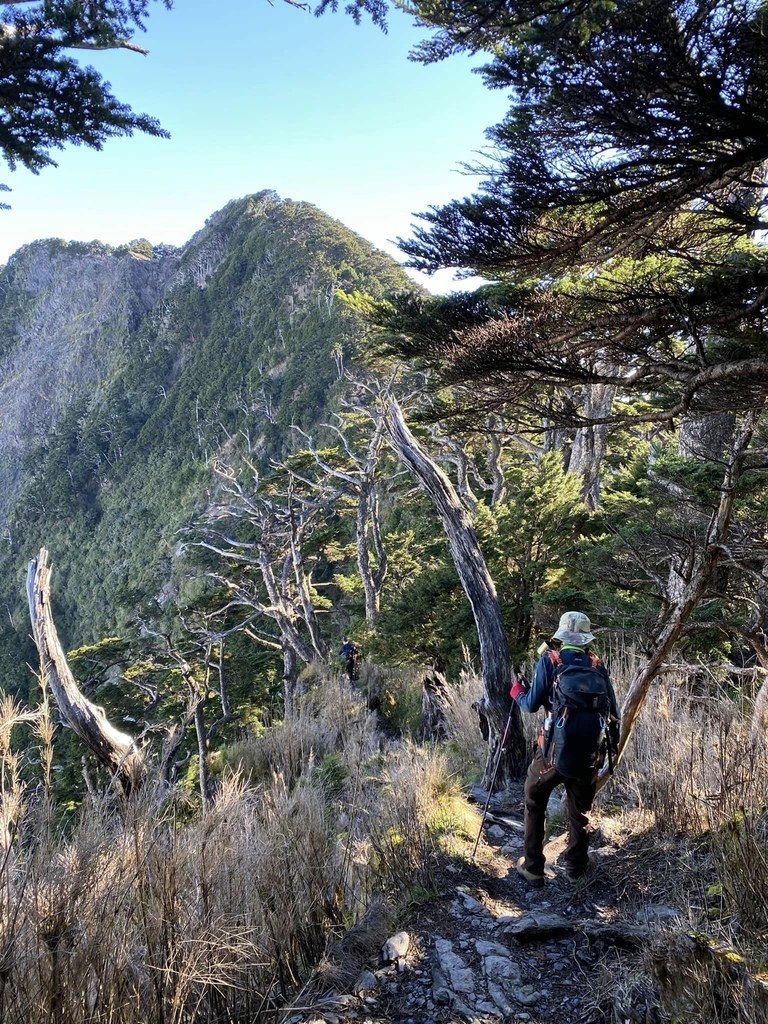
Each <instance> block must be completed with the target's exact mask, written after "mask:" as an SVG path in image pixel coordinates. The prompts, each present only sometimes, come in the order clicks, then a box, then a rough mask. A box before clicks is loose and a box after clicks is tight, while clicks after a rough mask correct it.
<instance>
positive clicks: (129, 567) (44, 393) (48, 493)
mask: <svg viewBox="0 0 768 1024" xmlns="http://www.w3.org/2000/svg"><path fill="white" fill-rule="evenodd" d="M407 286H408V281H407V278H406V277H405V275H404V274H403V273H402V271H401V270H400V268H399V267H398V266H397V265H396V264H395V263H394V262H393V261H392V260H391V259H389V257H387V256H385V255H384V254H382V253H380V252H377V251H376V250H374V249H372V248H371V246H370V245H368V243H366V242H364V241H363V240H362V239H360V238H359V237H357V236H356V235H354V234H352V233H351V232H350V231H348V230H347V229H346V228H344V227H343V226H342V225H341V224H339V223H338V222H336V221H333V220H331V219H330V218H328V217H327V216H325V215H324V214H322V213H321V212H320V211H318V210H317V209H315V208H314V207H312V206H309V205H308V204H303V203H295V202H292V201H289V200H285V201H283V200H281V199H279V197H277V196H276V195H275V194H274V193H270V192H264V193H260V194H259V195H256V196H252V197H249V198H247V199H243V200H238V201H235V202H233V203H230V204H229V205H228V206H227V207H225V208H224V209H223V210H221V211H219V212H218V213H217V214H215V215H213V216H212V217H211V218H210V219H209V221H208V222H207V223H206V225H205V227H204V228H203V229H202V230H201V231H200V232H198V233H197V234H196V235H195V236H194V237H193V238H192V239H191V240H190V242H189V243H188V244H187V245H186V246H184V247H183V248H181V249H179V250H175V249H171V248H168V247H156V248H153V247H152V246H150V245H149V243H146V242H139V243H132V244H131V245H129V246H125V247H121V248H120V249H115V250H113V249H109V248H107V247H105V246H101V245H99V244H98V243H91V244H87V245H85V244H79V243H70V244H65V243H63V242H56V241H53V242H38V243H35V244H33V245H31V246H27V247H25V248H24V249H22V250H20V251H19V252H18V253H16V254H15V255H14V256H13V258H12V259H11V260H10V261H9V263H8V265H7V266H6V267H5V268H2V270H1V271H0V524H1V525H2V535H3V536H0V578H2V579H5V580H6V581H10V582H9V583H8V584H6V587H4V588H3V589H4V590H5V593H4V594H3V593H0V598H4V599H5V603H6V605H7V607H8V608H9V614H10V613H12V612H13V609H14V608H15V609H16V614H17V618H18V625H17V626H14V627H13V629H14V630H15V631H16V632H17V633H18V632H20V631H23V630H24V629H25V626H24V619H25V615H24V611H23V609H22V608H21V603H20V602H21V598H20V596H19V595H20V593H21V588H20V585H19V581H20V577H21V574H22V573H23V570H24V567H25V566H26V562H27V559H28V558H29V557H31V556H32V555H33V554H34V553H35V552H36V550H37V548H38V547H39V546H40V545H41V544H45V545H46V546H47V547H48V548H49V549H50V551H51V559H52V563H53V565H54V566H55V569H56V576H57V579H58V587H57V586H54V591H55V593H57V594H58V595H59V596H58V600H59V601H60V603H61V608H60V610H59V613H58V614H59V621H60V623H61V624H62V628H63V632H64V636H65V640H66V642H68V643H71V644H73V645H74V644H76V643H77V642H80V641H82V642H86V641H89V640H91V639H94V638H98V637H99V636H103V635H105V632H106V631H111V630H115V629H121V628H124V627H126V625H127V624H128V623H130V622H132V621H135V619H136V615H137V614H138V612H139V610H144V611H146V610H147V609H148V608H150V606H151V607H154V608H155V609H156V608H157V606H158V604H160V605H163V603H165V602H167V601H168V600H171V599H172V597H173V588H172V586H171V585H170V584H169V581H170V580H171V577H172V575H173V564H174V558H175V556H174V551H176V550H177V548H178V546H179V531H180V530H181V529H182V528H183V527H184V526H185V524H186V523H188V522H189V521H190V518H191V517H192V516H193V515H194V514H195V512H196V511H197V510H199V508H200V507H201V506H202V505H203V504H204V503H205V500H206V494H207V491H208V489H209V488H210V486H211V482H212V472H211V462H212V459H213V458H214V457H215V456H216V454H217V453H218V452H219V451H221V450H222V448H223V447H225V446H227V445H231V444H232V443H233V442H232V439H233V438H238V439H240V442H241V443H242V444H243V445H245V446H246V447H247V450H248V452H249V454H250V457H251V458H255V459H257V460H258V459H263V460H264V462H265V463H266V462H267V461H268V460H269V459H270V458H273V457H275V456H276V455H278V456H279V455H281V454H284V453H285V452H286V450H288V449H289V448H290V447H291V445H292V443H293V437H294V432H293V431H292V430H291V425H292V424H299V425H301V426H303V427H305V428H308V429H316V428H317V425H318V423H320V422H322V421H323V420H324V419H326V418H327V416H328V415H329V412H330V411H331V410H332V409H333V405H334V401H335V397H334V396H335V393H336V390H337V388H338V386H339V382H340V379H341V376H342V372H343V367H344V366H345V363H346V361H348V360H351V359H354V355H355V350H356V343H357V336H358V333H359V325H358V324H357V323H356V321H355V319H354V317H353V316H351V315H350V313H349V311H348V310H346V308H345V307H344V306H343V304H341V303H339V302H338V299H337V298H336V296H337V291H338V290H339V289H342V290H350V291H351V290H355V289H358V290H362V291H366V292H369V293H371V294H373V295H374V296H375V295H381V294H383V293H384V292H386V291H391V290H397V289H401V288H404V287H407ZM11 585H12V586H13V588H14V590H13V593H11V592H10V590H9V589H8V587H9V586H11ZM11 617H12V615H11ZM9 628H10V627H8V625H7V618H6V623H5V625H2V624H0V670H2V667H3V653H2V652H3V643H4V641H3V636H2V633H3V629H5V630H6V631H7V630H8V629H9Z"/></svg>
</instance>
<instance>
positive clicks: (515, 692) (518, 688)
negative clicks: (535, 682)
mask: <svg viewBox="0 0 768 1024" xmlns="http://www.w3.org/2000/svg"><path fill="white" fill-rule="evenodd" d="M524 693H528V683H526V681H525V679H523V677H522V676H518V677H517V678H516V679H515V681H514V683H512V689H511V690H510V691H509V696H510V697H511V698H512V700H517V698H518V697H522V695H523V694H524Z"/></svg>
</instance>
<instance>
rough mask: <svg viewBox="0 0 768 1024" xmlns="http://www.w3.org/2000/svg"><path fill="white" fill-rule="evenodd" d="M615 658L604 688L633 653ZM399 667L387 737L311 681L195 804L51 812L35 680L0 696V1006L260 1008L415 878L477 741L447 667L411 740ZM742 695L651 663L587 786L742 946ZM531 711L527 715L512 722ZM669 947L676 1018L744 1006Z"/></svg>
mask: <svg viewBox="0 0 768 1024" xmlns="http://www.w3.org/2000/svg"><path fill="white" fill-rule="evenodd" d="M613 661H614V673H613V674H614V678H615V679H616V683H617V688H618V690H619V692H621V690H622V688H623V686H624V685H625V684H626V680H627V679H628V678H629V676H630V675H631V672H632V670H633V656H632V652H627V651H623V650H622V651H619V652H616V654H615V657H614V659H613ZM319 678H320V677H319ZM414 679H415V674H414V677H413V678H412V679H411V680H410V681H409V680H408V679H406V677H405V676H404V675H403V673H402V672H401V671H400V670H398V673H397V676H396V678H395V677H393V678H392V679H389V678H388V677H387V676H386V672H385V671H384V670H379V671H378V672H377V675H376V685H377V686H378V692H379V693H385V694H386V693H390V694H392V695H393V699H395V700H397V699H400V698H399V697H398V695H402V700H403V702H404V705H405V707H406V710H407V713H403V714H402V716H401V717H402V719H403V722H404V723H407V727H406V728H405V730H404V731H405V736H404V737H400V738H397V737H395V736H393V732H392V725H391V722H392V721H394V720H397V714H394V715H393V717H392V719H391V721H390V723H389V726H390V727H389V729H388V731H387V732H386V734H384V733H382V731H381V730H380V729H379V727H378V719H377V716H376V715H375V714H372V713H371V712H370V710H369V706H368V701H367V700H366V699H365V698H363V696H362V695H361V694H360V693H358V692H357V691H355V690H351V689H350V688H349V687H348V685H347V684H346V682H345V681H339V680H338V679H335V678H334V679H321V681H320V682H319V683H318V684H317V685H315V686H314V687H313V688H312V689H311V690H309V692H307V693H305V694H303V695H302V696H301V697H300V698H299V699H298V700H297V703H296V707H295V710H294V712H293V713H292V715H291V716H290V717H288V718H287V719H286V720H285V721H284V722H281V723H278V724H276V725H274V726H272V727H271V728H269V729H266V730H265V731H264V732H263V733H262V734H261V735H251V736H248V737H246V738H244V739H241V740H239V741H238V742H237V743H234V744H231V745H230V746H228V747H227V748H226V749H225V750H223V751H222V752H221V754H220V755H219V756H218V759H217V763H216V764H215V765H214V767H215V770H216V771H217V772H218V780H219V785H218V792H217V795H216V799H215V801H214V802H213V804H212V806H211V808H210V810H209V811H208V812H207V813H205V814H204V815H199V814H194V813H192V812H191V811H190V808H189V805H188V801H187V797H186V796H185V795H184V793H183V792H181V791H178V790H171V791H167V790H166V791H162V790H160V789H159V788H158V789H153V788H152V787H151V786H147V787H145V788H144V790H142V791H141V792H140V793H138V794H137V795H135V796H134V797H133V798H132V799H131V800H130V801H128V802H120V801H119V800H118V798H117V796H116V795H115V793H114V791H113V790H109V789H107V791H106V792H105V793H103V794H98V793H95V792H94V793H93V794H91V795H90V797H89V799H88V800H87V802H86V803H84V804H83V806H82V807H81V809H80V812H79V816H78V819H77V821H76V822H75V823H74V824H73V825H70V827H68V828H67V829H66V830H64V829H60V828H57V827H56V825H55V822H56V820H57V816H56V814H55V813H54V808H53V806H52V799H51V778H52V772H53V769H54V767H55V766H54V754H53V727H52V724H51V719H50V715H49V713H48V707H47V702H46V700H45V699H43V702H42V704H41V706H40V707H39V708H38V709H37V710H35V711H34V712H30V711H27V710H25V709H23V708H20V707H18V706H17V705H16V704H14V703H13V702H12V701H9V700H5V701H3V702H2V703H0V786H1V789H0V796H1V797H2V802H1V803H0V1020H2V1021H3V1022H4V1024H22V1022H24V1024H43V1022H46V1024H51V1022H52V1024H75V1022H77V1024H80V1022H84V1024H96V1022H99V1024H129V1022H130V1024H143V1022H146V1024H186V1022H190V1024H191V1022H193V1021H194V1022H195V1024H199V1022H202V1021H205V1022H211V1024H218V1022H222V1024H224V1022H228V1024H240V1022H242V1024H245V1022H246V1021H247V1022H249V1024H254V1022H262V1021H263V1022H270V1021H272V1020H277V1019H279V1018H280V1015H281V1012H283V1011H284V1008H285V1007H287V1006H289V1005H290V1004H291V1002H292V1001H293V999H294V998H295V997H296V994H297V993H299V992H302V991H305V988H304V986H305V984H306V982H307V979H308V978H309V977H310V976H311V975H312V972H313V971H314V970H315V968H316V966H317V964H318V963H319V962H321V961H322V960H323V957H324V955H325V954H327V951H328V950H329V948H331V947H333V945H334V941H335V940H336V939H337V938H338V937H339V936H340V935H341V934H342V933H343V932H344V931H345V929H347V928H349V926H350V925H352V924H353V923H354V922H355V921H356V920H359V919H360V918H361V917H362V916H363V915H364V913H365V912H366V910H367V909H368V908H369V907H371V906H372V905H374V904H376V903H379V902H381V901H382V900H383V901H385V902H389V904H390V905H395V906H396V905H400V906H402V905H403V904H405V903H407V902H408V901H410V900H412V899H414V898H423V897H424V895H425V894H426V893H428V892H429V890H430V886H431V885H432V882H433V870H434V866H435V863H436V860H437V858H438V856H439V855H440V852H441V850H443V851H444V850H445V848H446V845H447V846H448V848H449V849H451V851H452V852H454V853H455V852H457V850H458V851H459V852H460V849H461V844H460V843H458V845H454V846H453V847H451V842H453V841H455V840H456V837H457V836H458V837H460V838H464V839H466V838H470V839H472V838H474V835H476V831H474V830H475V829H476V827H477V825H478V817H479V816H478V815H477V813H476V811H474V810H472V811H470V810H469V809H468V808H467V805H466V804H464V805H463V808H464V810H463V811H462V809H461V806H460V805H461V801H460V800H459V799H458V797H457V785H456V783H457V779H463V780H467V779H469V778H471V777H472V775H473V772H474V773H476V772H477V771H478V770H479V769H480V768H481V767H482V763H483V761H484V743H483V741H482V737H481V735H480V732H479V728H478V724H477V716H476V714H475V712H474V710H473V709H472V703H473V702H474V701H475V700H476V699H477V698H478V696H479V693H480V683H479V680H478V679H477V677H476V676H474V675H473V673H472V672H471V670H469V669H467V671H465V672H464V673H463V675H462V677H461V679H460V681H459V682H458V683H457V684H456V685H455V686H454V687H452V688H451V690H450V694H449V697H448V700H447V703H446V709H445V710H446V723H447V732H448V740H447V742H446V743H445V744H443V745H442V746H441V747H440V748H436V747H435V746H434V745H433V744H430V745H426V746H420V745H419V744H418V743H417V742H416V741H415V739H413V733H414V729H413V727H412V718H413V706H414V703H415V699H414V687H415V684H414ZM750 708H751V703H750V699H749V695H748V694H747V696H745V692H744V688H743V687H741V688H734V687H732V686H729V683H728V680H727V678H726V676H725V675H724V674H723V673H722V672H719V673H718V672H714V671H713V672H711V673H709V674H707V672H703V673H697V675H696V678H695V680H692V679H691V677H690V676H688V675H685V674H682V673H680V674H677V675H675V674H674V673H666V674H665V675H664V676H663V677H662V678H661V679H660V680H659V682H658V683H657V685H656V686H655V687H654V689H653V691H652V693H651V695H650V696H649V699H648V702H647V704H646V706H645V708H644V709H643V713H642V715H641V717H640V720H639V722H638V725H637V728H636V730H635V733H634V736H633V739H632V741H631V744H630V748H629V750H628V751H627V754H626V757H625V759H624V761H623V763H622V765H621V766H620V769H619V771H618V773H617V775H616V777H615V780H614V782H613V784H612V787H611V788H610V790H609V791H608V792H607V793H605V794H604V795H603V797H602V798H601V799H602V800H603V801H604V803H605V802H607V801H612V802H613V803H614V804H621V805H623V806H624V807H625V808H626V809H627V811H626V815H627V818H626V820H627V821H628V822H631V823H632V827H634V828H636V829H637V830H638V831H639V830H640V829H643V830H644V834H645V835H646V837H647V841H648V843H649V844H651V843H653V842H654V841H655V838H654V837H658V838H659V839H660V840H663V842H664V843H666V846H665V849H667V850H668V849H669V840H670V837H673V838H674V842H675V843H676V844H677V845H678V848H679V851H680V856H681V858H682V857H684V856H685V855H686V851H688V852H690V851H695V852H696V855H697V857H698V858H699V859H698V861H697V863H698V864H700V865H703V868H702V869H701V870H699V871H698V873H695V874H693V875H691V874H690V873H689V875H688V876H685V875H684V873H681V874H680V877H681V878H683V877H687V881H686V883H685V884H687V885H689V886H693V887H694V889H696V887H698V889H696V891H695V898H694V896H692V895H691V894H690V893H684V892H680V893H676V894H675V893H670V900H672V901H674V900H677V901H678V902H680V903H682V904H684V903H685V900H686V899H689V900H690V902H691V904H692V905H693V904H695V906H697V907H700V908H704V910H703V912H702V913H700V914H699V916H698V917H696V915H695V913H694V911H693V910H692V911H691V915H690V916H691V923H692V924H695V926H696V927H697V928H698V929H700V930H701V932H702V934H705V935H706V936H707V937H708V938H709V939H711V941H712V942H713V944H714V946H713V948H715V946H718V944H719V945H720V946H722V947H723V948H728V949H731V950H734V951H736V953H739V952H741V953H743V954H744V957H745V963H747V962H750V963H751V962H752V960H753V959H754V951H755V949H756V948H760V942H761V936H762V937H764V936H765V934H766V932H767V931H768V812H767V811H766V807H767V806H768V801H767V798H768V771H766V768H767V767H768V765H766V755H765V745H760V744H755V745H753V744H751V743H750V739H749V725H750V722H749V717H750V715H749V712H750ZM534 723H535V720H534V718H533V717H532V716H530V717H529V716H526V725H527V727H528V728H529V730H530V735H531V738H532V736H533V733H534V731H535V724H534ZM25 779H26V780H27V781H26V783H25V781H24V780H25ZM470 833H472V835H470ZM665 837H666V838H665ZM440 844H442V846H441V845H440ZM651 852H652V851H651ZM702 858H703V859H702ZM713 893H714V894H716V897H715V898H714V899H713V896H712V894H713ZM713 908H714V910H715V911H716V912H715V913H713ZM669 941H670V943H671V942H672V939H670V940H669ZM670 948H671V947H670ZM654 955H655V954H654ZM680 963H682V961H680V962H679V963H678V969H677V970H676V972H675V977H677V978H681V979H685V986H684V993H683V995H682V996H681V995H680V993H678V994H677V995H675V993H671V994H670V996H669V998H670V999H671V1000H672V1001H674V1000H675V999H677V1000H678V1004H677V1005H678V1010H679V1007H680V1006H683V1007H688V1010H685V1013H686V1014H688V1017H689V1019H701V1020H704V1019H708V1020H713V1021H726V1020H727V1021H731V1020H733V1021H744V1022H745V1024H746V1022H749V1024H752V1022H758V1021H760V1022H761V1024H762V1022H763V1021H764V1019H765V1018H761V1017H760V1015H759V1013H758V1011H757V1010H755V1009H754V1007H755V1006H758V1005H759V999H758V996H759V994H760V989H759V986H758V985H757V984H756V983H753V982H751V981H750V978H755V977H757V975H755V973H754V972H752V973H750V970H751V969H748V968H745V969H744V970H743V971H741V972H740V973H739V979H740V980H739V981H738V982H736V981H731V980H729V977H728V976H727V972H726V975H724V974H723V972H718V971H716V970H714V969H713V967H712V965H711V964H709V965H707V964H705V962H704V961H703V960H702V959H701V958H700V957H699V958H697V957H695V956H689V959H688V960H687V961H686V962H685V964H684V965H683V966H680ZM724 979H725V980H724ZM729 986H731V987H730V988H729ZM738 986H740V987H739V990H738V1000H736V998H735V996H734V1000H732V1002H733V1005H736V1003H737V1002H738V1005H739V1006H741V1007H742V1008H743V1007H751V1009H750V1010H749V1011H748V1012H747V1011H744V1014H746V1015H744V1014H742V1016H739V1015H738V1013H736V1012H735V1011H734V1012H732V1013H731V1015H730V1016H728V1014H727V1013H726V1011H725V1010H724V1006H728V1005H730V1004H729V1002H728V998H726V996H727V994H728V992H731V993H732V994H733V993H735V992H736V988H737V987H738ZM691 1007H694V1009H695V1013H694V1011H693V1010H691V1009H690V1008H691ZM689 1011H690V1012H689ZM729 1012H730V1011H729ZM690 1014H693V1016H690ZM734 1014H735V1015H734Z"/></svg>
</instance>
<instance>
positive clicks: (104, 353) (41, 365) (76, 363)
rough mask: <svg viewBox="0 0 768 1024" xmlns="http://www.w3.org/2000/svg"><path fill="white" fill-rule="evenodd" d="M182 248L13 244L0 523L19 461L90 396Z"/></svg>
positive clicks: (1, 314) (6, 305) (0, 443)
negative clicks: (19, 246) (16, 246)
mask: <svg viewBox="0 0 768 1024" xmlns="http://www.w3.org/2000/svg"><path fill="white" fill-rule="evenodd" d="M179 259H180V254H179V253H178V252H177V251H176V250H173V249H170V248H169V247H162V248H161V249H159V250H158V251H157V252H155V251H154V250H153V249H152V248H151V247H150V246H149V245H148V244H146V243H143V244H142V245H141V247H140V248H136V249H132V248H131V247H129V246H126V247H123V248H121V249H110V248H109V247H107V246H103V245H100V244H99V243H92V244H90V245H82V244H78V243H70V244H67V243H64V242H60V241H58V240H50V241H44V242H35V243H34V244H32V245H28V246H25V247H24V248H23V249H20V250H19V251H18V252H17V253H16V254H15V255H14V256H13V257H12V258H11V260H10V261H9V263H8V265H7V266H6V267H4V268H3V270H2V276H1V277H0V287H1V288H2V304H1V308H0V318H1V319H0V323H1V325H2V326H1V327H0V331H1V332H2V333H0V452H2V459H0V525H2V526H4V525H5V522H6V519H7V515H8V512H9V510H10V508H11V506H12V503H13V501H14V499H15V497H16V496H17V494H18V492H19V489H20V486H21V483H22V477H23V467H24V464H25V462H26V461H27V460H28V459H29V458H30V457H32V455H33V454H34V453H36V452H37V451H39V450H41V449H42V448H44V446H45V441H46V438H47V436H48V434H49V432H50V430H51V428H52V427H54V426H55V425H56V424H57V423H58V422H59V421H60V420H61V418H62V417H63V416H64V414H65V413H66V412H67V410H68V409H69V408H70V406H71V404H72V403H73V402H75V401H77V400H79V399H82V398H83V397H84V396H87V397H88V401H89V402H90V403H94V402H97V401H98V397H99V390H100V386H101V385H102V384H103V382H105V381H106V380H108V379H110V378H111V376H112V374H113V373H114V372H115V370H116V368H117V366H118V365H119V363H120V360H121V358H123V357H124V355H125V349H126V346H127V345H128V344H129V340H130V337H131V335H132V334H133V333H134V332H135V331H136V330H137V329H138V327H139V326H140V324H141V322H142V321H143V319H144V317H145V316H146V315H147V314H148V313H149V312H150V311H151V310H152V309H153V308H154V307H155V306H156V304H157V303H158V301H159V300H160V299H161V298H162V297H163V295H164V294H165V293H166V292H167V290H168V288H169V287H170V285H171V284H172V283H173V281H174V276H175V274H176V271H177V268H178V264H179Z"/></svg>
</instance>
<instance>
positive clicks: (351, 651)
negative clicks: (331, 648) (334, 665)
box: [339, 636, 358, 683]
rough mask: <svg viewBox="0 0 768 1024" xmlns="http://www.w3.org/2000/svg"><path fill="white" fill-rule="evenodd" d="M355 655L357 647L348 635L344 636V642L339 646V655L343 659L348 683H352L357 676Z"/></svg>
mask: <svg viewBox="0 0 768 1024" xmlns="http://www.w3.org/2000/svg"><path fill="white" fill-rule="evenodd" d="M357 655H358V650H357V647H355V645H354V644H353V643H352V641H351V640H350V639H349V637H348V636H345V637H344V642H343V643H342V645H341V647H340V648H339V657H340V658H343V659H344V664H345V668H346V670H347V675H348V676H349V681H350V683H353V682H354V681H355V678H356V677H357Z"/></svg>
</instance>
